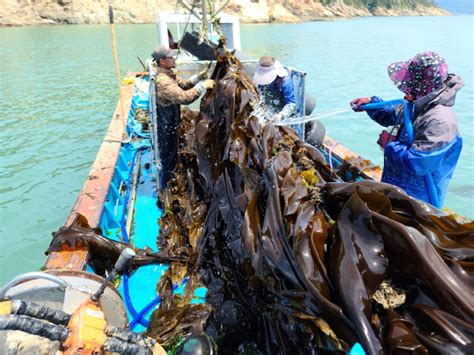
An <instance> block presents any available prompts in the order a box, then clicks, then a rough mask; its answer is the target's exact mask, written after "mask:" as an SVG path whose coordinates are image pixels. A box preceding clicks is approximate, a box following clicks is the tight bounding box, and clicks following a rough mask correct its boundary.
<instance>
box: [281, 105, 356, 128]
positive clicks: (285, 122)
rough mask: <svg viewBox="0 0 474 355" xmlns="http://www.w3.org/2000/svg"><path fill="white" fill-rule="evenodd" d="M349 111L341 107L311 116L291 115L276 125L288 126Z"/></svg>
mask: <svg viewBox="0 0 474 355" xmlns="http://www.w3.org/2000/svg"><path fill="white" fill-rule="evenodd" d="M349 111H350V109H345V108H339V109H337V110H331V111H324V112H321V113H317V114H314V115H310V116H303V117H290V118H287V119H286V120H283V121H280V122H277V123H275V125H276V126H287V125H295V124H301V123H306V122H310V121H314V120H317V119H321V118H326V117H330V116H335V115H340V114H342V113H346V112H349Z"/></svg>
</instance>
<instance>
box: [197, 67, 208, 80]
mask: <svg viewBox="0 0 474 355" xmlns="http://www.w3.org/2000/svg"><path fill="white" fill-rule="evenodd" d="M208 77H209V74H208V72H207V69H204V70H203V71H200V72H199V74H198V78H199V80H204V79H207V78H208Z"/></svg>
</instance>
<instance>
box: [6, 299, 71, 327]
mask: <svg viewBox="0 0 474 355" xmlns="http://www.w3.org/2000/svg"><path fill="white" fill-rule="evenodd" d="M11 314H17V315H25V316H29V317H33V318H38V319H43V320H47V321H48V322H51V323H53V324H59V325H67V324H68V323H69V320H70V319H71V315H70V314H67V313H65V312H63V311H60V310H56V309H52V308H49V307H46V306H42V305H40V304H38V303H34V302H26V301H22V300H12V301H11Z"/></svg>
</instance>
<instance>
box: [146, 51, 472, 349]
mask: <svg viewBox="0 0 474 355" xmlns="http://www.w3.org/2000/svg"><path fill="white" fill-rule="evenodd" d="M212 78H213V79H215V80H216V81H217V86H216V88H215V89H214V90H212V91H211V92H209V93H208V94H207V95H206V96H205V97H204V98H203V100H202V103H201V109H200V112H199V113H193V112H185V113H184V114H183V120H182V126H181V130H182V135H181V137H182V142H181V149H180V163H179V164H178V166H177V168H176V170H175V173H174V175H175V176H174V177H175V178H174V179H173V180H172V181H171V182H170V183H169V184H168V187H167V189H165V190H164V191H162V193H161V197H162V199H163V203H164V209H165V211H164V215H163V217H162V218H161V219H160V222H159V223H160V236H159V238H158V244H159V247H160V249H161V250H162V251H163V252H164V253H165V254H167V255H175V256H182V257H184V258H185V259H186V260H188V262H187V263H173V264H172V265H171V267H170V268H169V270H168V271H167V272H166V273H165V275H164V276H163V277H162V279H161V281H160V283H159V285H158V292H159V293H160V296H161V298H162V303H161V306H160V307H159V308H158V309H157V310H156V311H155V312H154V313H153V315H152V317H151V319H150V326H149V328H148V335H150V336H153V337H154V338H156V339H157V340H158V341H159V342H160V343H164V344H165V345H168V347H169V348H172V347H173V346H175V345H176V343H177V339H179V338H180V337H183V336H184V335H187V334H200V333H206V334H207V335H208V336H209V337H210V338H212V340H213V341H214V342H215V344H216V346H217V348H218V350H219V351H220V352H222V353H241V354H247V353H249V354H259V353H265V354H285V353H289V354H297V353H301V354H303V353H304V354H310V353H316V352H320V351H348V350H349V349H350V348H351V346H352V345H353V344H354V343H355V342H360V343H361V344H362V346H363V348H364V349H365V350H366V351H367V352H369V353H381V352H387V353H392V352H395V351H411V352H418V353H425V352H427V351H428V350H433V351H437V352H441V353H452V352H471V351H472V350H473V337H474V326H473V321H474V297H473V292H474V278H473V276H474V275H473V273H474V224H473V223H467V224H460V223H458V222H457V221H456V220H455V219H454V218H453V217H451V216H448V215H446V214H444V213H443V212H441V211H440V210H437V209H435V208H433V207H431V206H429V205H427V204H425V203H423V202H421V201H419V200H416V199H413V198H411V197H409V196H407V195H406V194H405V193H404V192H403V191H402V190H400V189H399V188H397V187H394V186H392V185H388V184H384V183H380V182H375V181H360V182H344V181H342V180H341V178H340V177H339V176H338V175H337V174H336V173H334V172H333V171H332V170H331V169H330V168H329V165H328V163H327V161H326V159H325V157H324V155H323V154H322V153H321V152H320V151H319V150H318V149H316V148H315V147H313V146H310V145H308V144H306V143H305V142H303V141H301V140H300V139H299V137H298V136H297V135H296V134H295V132H294V131H293V130H292V129H290V128H287V127H282V126H280V127H276V126H274V125H273V124H272V123H267V124H265V125H263V124H261V123H260V121H259V118H258V117H257V115H256V114H255V112H254V105H255V103H256V102H258V93H257V92H256V90H255V87H254V86H253V85H252V82H251V80H250V78H249V77H248V76H247V75H246V74H245V72H244V71H243V69H242V66H241V64H240V63H239V61H238V60H237V59H236V58H235V57H233V56H232V55H230V54H226V55H222V56H221V57H220V58H219V60H218V64H217V66H216V68H215V70H214V73H213V76H212ZM184 277H187V278H188V280H189V281H188V283H187V285H186V289H185V292H184V295H183V296H181V297H176V296H173V292H172V285H173V284H176V283H178V284H179V283H180V282H181V280H182V279H183V278H184ZM200 285H205V286H206V287H207V289H208V292H207V298H206V303H204V304H197V305H196V304H192V303H191V302H190V301H191V299H192V296H193V293H194V289H195V288H196V287H198V286H200Z"/></svg>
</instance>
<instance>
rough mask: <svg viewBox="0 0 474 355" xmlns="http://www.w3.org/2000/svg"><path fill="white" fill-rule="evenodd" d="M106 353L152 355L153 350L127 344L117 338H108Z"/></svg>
mask: <svg viewBox="0 0 474 355" xmlns="http://www.w3.org/2000/svg"><path fill="white" fill-rule="evenodd" d="M102 349H103V350H104V351H108V352H111V353H119V354H121V355H134V354H138V355H149V354H152V351H151V349H147V348H144V347H141V346H138V345H136V344H132V343H127V342H125V341H122V340H120V339H117V338H107V340H106V341H105V344H104V346H103V347H102Z"/></svg>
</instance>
